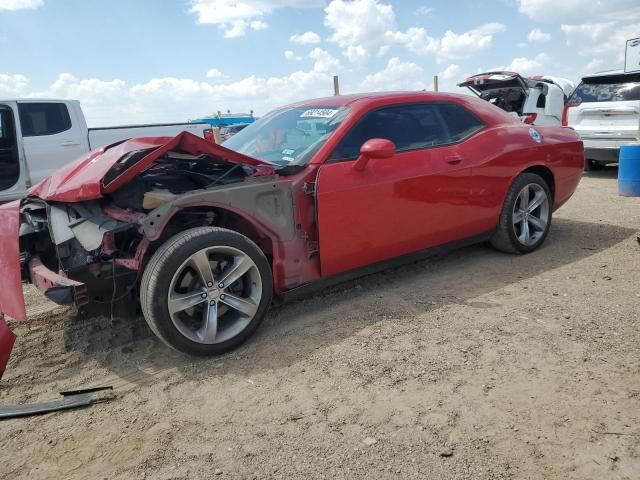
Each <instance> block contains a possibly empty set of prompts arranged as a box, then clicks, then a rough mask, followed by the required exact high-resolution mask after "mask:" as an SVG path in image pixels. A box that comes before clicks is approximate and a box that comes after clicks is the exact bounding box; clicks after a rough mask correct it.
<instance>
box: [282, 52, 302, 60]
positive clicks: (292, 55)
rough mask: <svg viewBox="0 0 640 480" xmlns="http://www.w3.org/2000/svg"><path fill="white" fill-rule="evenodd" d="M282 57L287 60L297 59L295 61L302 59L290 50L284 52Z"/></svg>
mask: <svg viewBox="0 0 640 480" xmlns="http://www.w3.org/2000/svg"><path fill="white" fill-rule="evenodd" d="M284 58H286V59H287V60H297V61H300V60H302V57H301V56H300V55H296V54H295V53H293V51H291V50H287V51H285V52H284Z"/></svg>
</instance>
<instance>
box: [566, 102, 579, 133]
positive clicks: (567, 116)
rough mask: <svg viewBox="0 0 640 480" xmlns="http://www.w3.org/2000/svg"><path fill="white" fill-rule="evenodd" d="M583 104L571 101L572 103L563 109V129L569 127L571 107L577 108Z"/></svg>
mask: <svg viewBox="0 0 640 480" xmlns="http://www.w3.org/2000/svg"><path fill="white" fill-rule="evenodd" d="M581 103H582V101H575V100H572V101H570V102H568V103H566V104H565V106H564V108H563V109H562V126H563V127H568V126H569V109H570V108H571V107H577V106H578V105H580V104H581Z"/></svg>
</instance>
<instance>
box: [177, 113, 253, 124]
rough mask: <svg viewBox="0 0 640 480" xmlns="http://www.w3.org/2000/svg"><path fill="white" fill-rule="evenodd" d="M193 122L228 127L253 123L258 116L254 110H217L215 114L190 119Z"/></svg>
mask: <svg viewBox="0 0 640 480" xmlns="http://www.w3.org/2000/svg"><path fill="white" fill-rule="evenodd" d="M189 121H190V122H191V123H208V124H209V125H210V126H212V127H221V128H222V127H227V126H229V125H237V124H239V123H253V122H255V121H256V118H255V117H254V116H253V110H251V112H250V113H231V112H230V111H227V113H222V112H217V113H216V114H215V115H209V116H207V117H202V118H196V119H194V120H189Z"/></svg>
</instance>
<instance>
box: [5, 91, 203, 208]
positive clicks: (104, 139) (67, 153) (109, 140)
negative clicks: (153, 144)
mask: <svg viewBox="0 0 640 480" xmlns="http://www.w3.org/2000/svg"><path fill="white" fill-rule="evenodd" d="M183 131H187V132H190V133H193V134H195V135H198V136H199V137H204V136H210V137H212V131H211V127H210V126H209V124H207V123H199V124H197V123H170V124H158V125H128V126H121V127H105V128H87V123H86V121H85V118H84V114H83V113H82V109H81V108H80V102H78V101H77V100H36V99H34V100H31V99H29V100H0V202H2V201H6V200H12V199H15V198H20V197H22V196H24V195H25V193H26V191H27V189H28V188H29V187H30V186H31V185H33V184H36V183H38V182H39V181H40V180H42V179H43V178H45V177H48V176H49V175H51V174H52V173H53V172H54V171H56V170H58V169H59V168H60V167H62V166H63V165H65V164H66V163H68V162H69V161H70V160H73V159H75V158H77V157H79V156H81V155H83V154H85V153H88V152H90V151H91V150H95V149H97V148H100V147H103V146H105V145H111V144H113V143H116V142H120V141H122V140H126V139H128V138H131V137H167V136H175V135H177V134H179V133H180V132H183Z"/></svg>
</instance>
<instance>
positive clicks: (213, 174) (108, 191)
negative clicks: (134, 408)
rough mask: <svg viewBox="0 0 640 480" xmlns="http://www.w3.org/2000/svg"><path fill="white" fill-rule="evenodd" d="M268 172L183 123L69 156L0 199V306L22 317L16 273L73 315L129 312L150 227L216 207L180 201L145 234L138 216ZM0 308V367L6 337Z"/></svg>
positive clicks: (178, 225) (149, 246) (197, 220)
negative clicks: (23, 190) (14, 197)
mask: <svg viewBox="0 0 640 480" xmlns="http://www.w3.org/2000/svg"><path fill="white" fill-rule="evenodd" d="M273 175H274V170H273V167H272V166H271V165H270V164H268V163H266V162H262V161H260V160H257V159H253V158H251V157H246V156H244V155H242V154H239V153H236V152H233V151H231V150H228V149H225V148H224V147H221V146H219V145H211V144H209V143H208V142H205V141H204V140H202V139H199V138H198V137H195V136H193V135H190V134H188V133H183V134H180V135H178V136H177V137H174V138H150V139H132V140H128V141H126V142H124V143H121V144H119V145H114V146H111V147H108V148H107V149H105V150H100V151H96V152H93V153H92V154H90V155H88V156H87V157H86V158H85V157H83V158H81V159H78V160H77V161H75V162H72V163H71V164H69V165H67V166H66V167H63V168H62V169H61V170H59V171H58V172H57V173H55V174H54V175H52V176H51V177H49V178H48V179H45V180H43V181H42V182H41V183H40V184H38V185H36V186H35V187H34V188H33V189H32V190H31V191H30V192H29V196H28V197H27V198H25V199H23V200H21V201H16V202H12V203H10V204H6V205H3V206H0V222H1V224H2V228H1V229H0V266H1V267H2V273H3V288H1V289H0V312H1V313H2V315H7V316H10V317H12V318H15V319H17V320H19V321H25V320H26V319H27V315H26V307H25V302H24V296H23V293H22V281H26V282H30V283H32V284H33V285H35V286H36V287H37V288H38V289H39V290H40V291H41V292H43V293H44V295H45V296H46V297H47V298H49V299H50V300H52V301H54V302H56V303H58V304H64V305H75V306H76V307H77V311H78V312H77V313H78V315H80V317H84V318H90V317H93V316H100V315H106V316H112V317H113V316H117V317H132V316H133V315H135V313H136V310H137V308H138V284H139V279H140V275H141V272H142V271H143V267H144V262H145V261H146V259H147V258H148V255H150V254H151V253H152V252H153V250H154V248H156V247H157V245H158V243H157V242H158V241H161V238H159V237H160V236H161V235H162V236H167V235H168V236H170V235H175V234H176V233H178V232H180V231H182V230H184V229H187V228H193V227H196V226H211V225H213V224H214V222H215V221H216V219H217V218H216V217H217V215H218V214H217V213H215V212H212V211H211V209H210V208H204V207H199V206H197V205H193V206H189V208H187V209H186V211H185V212H181V213H182V214H181V215H176V217H175V218H172V219H171V222H170V223H169V224H167V225H163V227H162V229H161V231H160V232H158V235H157V236H156V237H154V238H151V237H149V236H148V235H147V233H146V232H145V228H144V226H145V225H146V224H150V225H154V221H157V220H158V219H159V218H160V215H159V214H158V213H157V211H158V209H159V208H160V207H162V206H163V205H165V204H167V203H169V202H171V201H172V200H174V199H176V198H179V197H180V196H182V195H184V194H186V193H188V192H194V191H202V190H207V191H219V190H221V189H224V188H225V187H226V186H227V185H231V184H239V183H243V182H247V185H251V184H253V183H254V182H256V181H259V179H256V178H255V177H259V176H262V177H272V176H273ZM149 219H151V220H149ZM145 220H146V223H145ZM154 242H156V243H154ZM2 315H0V373H2V372H3V371H4V368H5V365H6V363H7V360H8V358H9V354H10V352H11V349H12V347H13V343H14V340H15V336H14V334H13V333H12V332H11V331H10V330H9V328H8V326H7V325H6V323H5V322H4V320H3V318H2Z"/></svg>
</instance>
